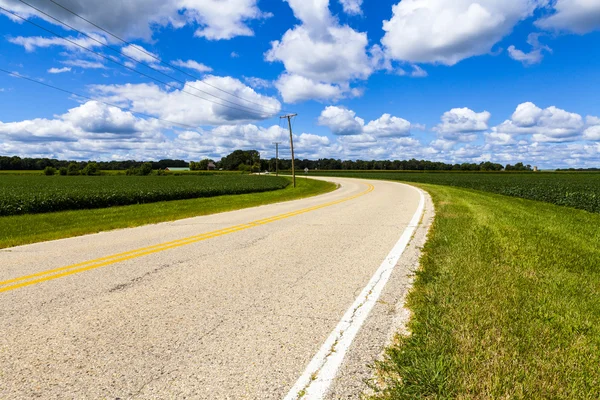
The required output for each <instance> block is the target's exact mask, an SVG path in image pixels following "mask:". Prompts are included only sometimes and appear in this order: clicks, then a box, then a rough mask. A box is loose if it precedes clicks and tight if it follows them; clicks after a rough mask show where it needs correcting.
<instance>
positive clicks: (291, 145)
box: [279, 114, 298, 187]
mask: <svg viewBox="0 0 600 400" xmlns="http://www.w3.org/2000/svg"><path fill="white" fill-rule="evenodd" d="M297 115H298V114H288V115H284V116H283V117H279V118H280V119H284V118H287V120H288V127H289V128H290V147H291V148H292V180H293V181H294V187H296V167H295V166H294V138H293V136H292V118H293V117H295V116H297Z"/></svg>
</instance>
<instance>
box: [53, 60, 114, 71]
mask: <svg viewBox="0 0 600 400" xmlns="http://www.w3.org/2000/svg"><path fill="white" fill-rule="evenodd" d="M61 63H62V64H65V65H69V66H71V67H79V68H84V69H106V67H105V66H104V64H102V63H100V62H97V61H88V60H65V61H61Z"/></svg>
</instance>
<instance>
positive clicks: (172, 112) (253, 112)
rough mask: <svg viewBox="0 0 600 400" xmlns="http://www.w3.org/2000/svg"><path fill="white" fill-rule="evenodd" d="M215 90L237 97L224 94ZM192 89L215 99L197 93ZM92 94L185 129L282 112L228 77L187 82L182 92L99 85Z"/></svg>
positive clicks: (274, 102) (275, 103)
mask: <svg viewBox="0 0 600 400" xmlns="http://www.w3.org/2000/svg"><path fill="white" fill-rule="evenodd" d="M203 83H206V84H208V85H204V84H203ZM209 85H212V86H209ZM214 87H218V88H220V89H222V90H224V91H226V92H229V93H232V94H234V95H235V96H237V97H235V96H232V95H229V94H226V93H223V92H222V91H219V90H217V89H215V88H214ZM195 88H197V89H200V90H202V91H203V92H206V93H210V94H212V95H214V96H217V97H218V98H216V97H211V96H209V95H208V94H206V93H200V92H198V91H197V90H196V89H195ZM93 92H94V93H95V94H96V95H97V96H101V99H102V100H106V101H107V102H110V103H113V104H117V105H123V106H127V107H128V108H129V107H130V108H131V109H132V110H133V111H137V112H142V113H146V114H150V115H152V116H156V117H159V118H162V119H166V120H169V121H174V122H179V123H182V124H188V125H227V124H233V123H244V122H251V121H258V120H262V119H266V118H270V117H273V116H274V115H277V113H279V111H280V110H281V104H280V103H279V102H278V101H277V100H276V99H274V98H271V97H266V96H262V95H260V94H258V93H256V92H255V91H254V89H252V88H250V87H248V86H246V85H244V84H243V83H242V82H240V81H239V80H237V79H234V78H230V77H217V76H207V77H206V78H204V79H203V80H202V81H196V82H187V83H186V85H185V87H184V88H183V89H181V90H166V89H164V88H162V87H160V86H158V85H155V84H146V83H143V84H126V85H98V86H94V87H93ZM190 93H191V94H190ZM195 96H198V97H195ZM199 97H200V98H199ZM202 98H205V99H209V100H211V101H214V102H218V103H221V104H215V103H213V102H210V101H206V100H203V99H202ZM240 98H241V99H245V100H249V101H251V102H252V103H251V102H246V101H244V100H241V99H240ZM224 100H227V101H229V102H231V103H234V104H231V103H227V102H225V101H224ZM254 103H258V104H260V105H261V106H259V105H257V104H254Z"/></svg>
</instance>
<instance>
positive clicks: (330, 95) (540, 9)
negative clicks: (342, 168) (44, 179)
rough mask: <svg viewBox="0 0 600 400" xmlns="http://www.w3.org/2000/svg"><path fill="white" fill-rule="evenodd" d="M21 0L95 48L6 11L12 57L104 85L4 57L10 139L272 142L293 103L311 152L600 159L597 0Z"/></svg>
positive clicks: (262, 147)
mask: <svg viewBox="0 0 600 400" xmlns="http://www.w3.org/2000/svg"><path fill="white" fill-rule="evenodd" d="M26 2H27V3H29V4H30V5H32V6H34V7H36V8H39V9H40V10H42V11H43V12H45V13H46V14H48V15H50V16H52V17H54V18H56V19H57V20H59V21H61V22H64V23H67V24H69V25H71V26H72V27H74V28H75V29H76V30H73V29H70V28H68V27H65V26H64V25H61V24H60V23H59V22H57V21H56V20H53V19H51V18H50V17H48V16H47V15H42V14H40V13H39V12H38V11H36V10H34V9H33V8H31V7H30V6H28V5H26V4H25V3H23V2H21V1H17V0H0V7H2V8H4V9H6V10H8V11H9V12H12V13H15V14H16V15H18V16H20V17H21V18H23V19H26V20H28V21H30V22H33V23H34V24H37V25H40V26H41V27H43V28H45V29H47V30H50V31H53V32H55V33H57V34H59V35H61V36H64V37H68V38H69V39H70V40H72V41H75V42H77V43H79V44H80V45H81V46H83V47H87V48H89V49H91V50H93V51H94V52H96V53H98V54H100V55H101V56H98V55H95V54H92V53H90V52H88V51H86V50H85V49H82V48H81V47H77V46H75V45H73V44H71V43H69V42H67V41H64V40H63V39H61V38H59V37H57V36H54V35H53V34H52V33H50V32H48V31H45V30H43V29H40V28H39V27H36V26H34V25H32V24H30V23H27V22H25V21H24V20H23V19H21V18H19V17H17V16H15V15H13V14H10V13H9V12H4V13H2V14H0V68H1V69H3V70H7V71H10V72H12V73H13V74H15V75H18V76H24V77H29V78H31V79H34V80H38V81H42V82H44V83H46V84H49V85H52V86H56V87H59V88H61V89H65V90H68V91H72V92H75V93H78V94H81V95H84V96H86V97H88V98H90V99H92V100H89V99H83V98H79V97H74V96H72V95H69V94H66V93H64V92H60V91H56V90H53V89H51V88H48V87H44V86H41V85H39V84H36V83H34V82H30V81H26V80H24V79H19V78H17V77H15V76H10V75H8V74H6V73H3V72H0V154H2V155H19V156H29V157H54V158H61V159H65V158H67V159H83V160H87V159H97V160H110V159H160V158H183V159H186V160H199V159H202V158H206V157H210V158H218V157H221V156H223V155H226V154H227V153H229V152H230V151H232V150H234V149H237V148H243V149H257V150H259V151H261V154H262V155H263V157H272V156H273V155H274V154H273V153H274V151H273V147H274V146H273V145H272V144H271V143H272V142H274V141H283V142H285V141H286V135H287V131H286V129H284V128H285V125H282V123H281V121H280V119H279V116H280V115H281V114H283V113H286V112H296V113H298V114H299V116H298V117H297V118H296V119H295V120H294V133H295V144H296V150H297V155H298V156H299V157H302V158H304V157H306V158H313V159H315V158H322V157H327V158H330V157H333V158H342V159H359V158H360V159H407V158H413V157H415V158H419V159H421V158H423V159H429V160H436V161H445V162H480V161H487V160H491V161H494V162H499V163H502V164H506V163H515V162H519V161H523V162H525V163H528V164H532V165H538V166H540V167H541V168H555V167H567V166H575V167H598V166H600V118H599V117H600V109H599V108H598V101H597V98H598V92H599V89H600V74H599V73H598V71H599V70H600V69H599V67H600V46H598V45H597V43H598V42H599V40H600V2H599V1H594V0H552V1H550V0H455V1H452V2H449V1H446V0H402V1H398V0H378V1H373V0H371V1H367V0H365V1H362V0H330V1H327V0H288V1H283V0H281V1H280V0H269V1H267V0H259V1H257V0H178V1H164V0H130V1H128V2H122V1H120V0H105V1H103V2H99V3H97V4H93V3H92V4H85V3H84V2H80V1H77V0H55V2H52V1H50V0H27V1H26ZM56 3H58V4H60V5H62V6H64V7H65V8H66V9H68V10H71V11H74V12H75V13H76V14H78V15H80V16H83V17H85V18H86V19H88V20H89V21H91V22H93V23H94V24H96V25H98V26H99V27H101V28H104V29H106V30H107V31H109V32H110V33H113V34H115V35H117V36H119V37H120V38H122V39H125V40H126V41H127V42H130V43H133V44H135V46H132V45H130V44H127V43H124V42H121V41H119V40H117V39H116V38H114V37H112V36H110V35H109V34H107V33H106V32H104V31H102V30H100V29H98V28H97V27H94V26H92V25H90V24H88V23H86V22H85V21H83V20H82V19H80V18H78V17H77V16H76V15H74V14H72V13H69V12H68V11H67V10H65V8H61V7H59V6H58V5H57V4H56ZM77 30H79V31H81V32H83V34H82V33H79V32H77ZM108 46H110V47H112V48H113V49H114V51H113V50H111V49H109V48H108ZM111 60H114V61H116V63H114V62H112V61H111ZM161 62H162V63H161ZM117 63H118V64H123V65H126V66H128V67H129V68H131V69H134V70H137V71H141V72H143V73H144V74H146V75H149V76H151V77H154V78H155V79H157V80H159V81H160V82H157V81H155V80H153V79H151V78H149V77H146V76H142V75H140V74H138V73H136V72H135V71H132V70H130V69H127V68H125V67H123V66H121V65H118V64H117ZM148 65H150V68H149V67H148ZM161 82H163V83H166V84H163V83H161ZM207 99H208V100H210V101H207ZM107 103H109V104H111V105H114V106H118V107H114V106H111V105H108V104H107ZM215 103H220V104H215ZM150 117H156V118H157V119H153V118H150ZM161 120H162V121H161ZM167 121H168V122H167ZM175 123H177V124H175ZM283 148H284V149H285V146H283ZM286 152H287V150H283V151H282V155H283V156H286Z"/></svg>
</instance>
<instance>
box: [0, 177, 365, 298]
mask: <svg viewBox="0 0 600 400" xmlns="http://www.w3.org/2000/svg"><path fill="white" fill-rule="evenodd" d="M374 189H375V187H374V186H373V185H370V184H369V185H368V189H367V190H365V191H364V192H361V193H359V194H356V195H354V196H350V197H346V198H344V199H341V200H336V201H332V202H329V203H324V204H320V205H318V206H313V207H309V208H304V209H301V210H297V211H292V212H289V213H286V214H280V215H276V216H274V217H270V218H264V219H259V220H256V221H252V222H249V223H247V224H241V225H235V226H231V227H228V228H223V229H219V230H216V231H212V232H208V233H202V234H200V235H195V236H190V237H187V238H183V239H178V240H173V241H171V242H165V243H161V244H156V245H154V246H148V247H143V248H140V249H137V250H131V251H126V252H124V253H119V254H114V255H111V256H107V257H102V258H97V259H95V260H90V261H85V262H82V263H78V264H73V265H68V266H66V267H61V268H55V269H51V270H47V271H42V272H38V273H35V274H31V275H25V276H21V277H18V278H13V279H9V280H7V281H2V282H0V293H1V292H8V291H11V290H15V289H19V288H22V287H25V286H30V285H35V284H36V283H40V282H46V281H50V280H53V279H58V278H62V277H63V276H68V275H73V274H78V273H80V272H84V271H89V270H91V269H96V268H100V267H105V266H107V265H112V264H116V263H119V262H122V261H127V260H131V259H134V258H138V257H143V256H146V255H149V254H154V253H160V252H161V251H165V250H169V249H174V248H177V247H182V246H187V245H189V244H192V243H197V242H201V241H204V240H208V239H212V238H215V237H219V236H224V235H227V234H230V233H234V232H239V231H243V230H246V229H250V228H254V227H255V226H260V225H265V224H269V223H271V222H275V221H280V220H282V219H286V218H291V217H294V216H296V215H300V214H305V213H308V212H311V211H315V210H319V209H321V208H325V207H330V206H333V205H336V204H340V203H344V202H346V201H350V200H353V199H356V198H358V197H361V196H364V195H365V194H367V193H370V192H372V191H373V190H374Z"/></svg>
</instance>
